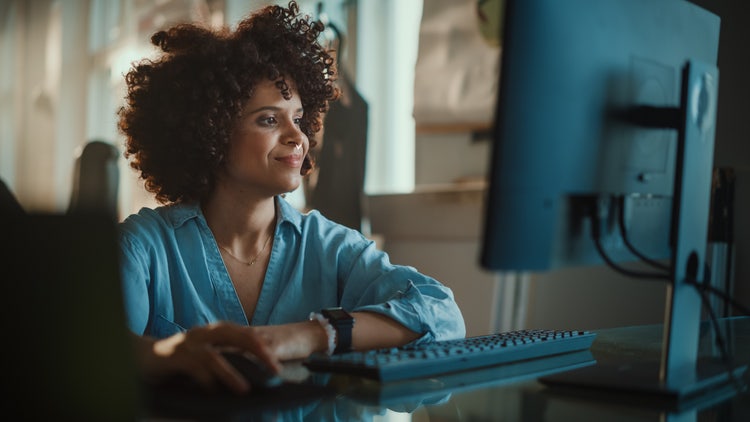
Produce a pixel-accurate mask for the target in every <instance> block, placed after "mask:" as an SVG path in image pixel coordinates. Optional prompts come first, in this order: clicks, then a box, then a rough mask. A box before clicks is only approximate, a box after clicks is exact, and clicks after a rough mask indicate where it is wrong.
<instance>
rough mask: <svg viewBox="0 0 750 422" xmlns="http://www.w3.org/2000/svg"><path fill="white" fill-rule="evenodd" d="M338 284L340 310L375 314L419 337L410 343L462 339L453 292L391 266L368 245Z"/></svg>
mask: <svg viewBox="0 0 750 422" xmlns="http://www.w3.org/2000/svg"><path fill="white" fill-rule="evenodd" d="M353 259H354V261H353V263H352V266H351V271H349V272H348V274H347V276H346V277H345V279H344V282H343V283H342V291H341V306H343V307H344V308H345V309H349V310H351V311H368V312H376V313H379V314H382V315H385V316H388V317H390V318H392V319H394V320H395V321H398V322H399V323H401V324H402V325H404V326H405V327H407V328H409V329H410V330H412V331H414V332H417V333H420V334H421V336H420V337H419V338H418V339H417V340H415V342H414V343H423V342H430V341H440V340H450V339H456V338H462V337H464V336H465V335H466V326H465V324H464V319H463V316H462V314H461V310H460V309H459V308H458V305H457V304H456V301H455V298H454V296H453V292H452V291H451V290H450V289H449V288H448V287H446V286H445V285H443V284H441V283H440V282H438V281H437V280H435V279H434V278H431V277H429V276H427V275H424V274H422V273H420V272H419V271H417V270H416V269H415V268H413V267H409V266H402V265H394V264H392V263H391V262H390V261H389V258H388V255H387V254H386V253H384V252H383V251H380V250H378V249H377V248H375V244H374V243H373V242H369V243H367V244H366V246H365V247H364V248H363V249H362V252H361V253H360V254H359V255H358V256H354V257H353Z"/></svg>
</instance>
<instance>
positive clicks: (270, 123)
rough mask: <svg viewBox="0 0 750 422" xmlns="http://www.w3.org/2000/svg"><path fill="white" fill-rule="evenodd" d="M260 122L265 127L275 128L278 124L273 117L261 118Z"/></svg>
mask: <svg viewBox="0 0 750 422" xmlns="http://www.w3.org/2000/svg"><path fill="white" fill-rule="evenodd" d="M259 122H260V124H262V125H264V126H273V125H275V124H276V118H275V117H273V116H268V117H261V118H260V119H259Z"/></svg>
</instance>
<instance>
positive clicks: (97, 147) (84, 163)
mask: <svg viewBox="0 0 750 422" xmlns="http://www.w3.org/2000/svg"><path fill="white" fill-rule="evenodd" d="M118 157H119V151H118V149H117V147H115V146H114V145H112V144H110V143H108V142H104V141H100V140H93V141H90V142H88V143H87V144H86V145H85V146H84V148H83V149H82V150H81V152H80V155H78V157H76V163H75V168H74V174H73V190H72V193H71V197H70V205H69V206H68V214H80V213H105V214H107V215H110V216H112V218H116V217H117V196H118V185H119V182H120V173H119V168H118V167H117V159H118Z"/></svg>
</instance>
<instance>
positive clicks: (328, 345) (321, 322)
mask: <svg viewBox="0 0 750 422" xmlns="http://www.w3.org/2000/svg"><path fill="white" fill-rule="evenodd" d="M310 321H312V322H313V323H314V324H315V325H317V326H318V330H317V331H318V332H319V333H321V332H322V336H320V335H319V336H318V338H319V339H322V341H321V342H319V343H318V345H317V347H316V348H315V351H316V352H324V353H325V354H327V355H329V356H330V355H332V354H333V351H334V350H335V349H336V330H335V329H334V328H333V326H332V325H331V323H330V322H329V321H328V318H326V317H324V316H323V315H322V314H319V313H317V312H310Z"/></svg>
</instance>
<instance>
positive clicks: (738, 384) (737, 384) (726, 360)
mask: <svg viewBox="0 0 750 422" xmlns="http://www.w3.org/2000/svg"><path fill="white" fill-rule="evenodd" d="M686 283H687V284H688V285H690V286H693V287H694V288H695V289H696V290H697V291H698V295H699V296H700V298H701V302H702V303H703V307H704V308H705V309H706V312H708V319H709V321H710V322H711V326H712V327H713V329H714V332H715V333H716V336H715V339H716V346H717V347H718V348H719V353H720V355H721V361H722V363H723V364H724V366H725V370H726V373H727V376H728V377H729V382H731V383H732V385H733V386H734V388H735V390H736V391H737V392H742V391H744V390H745V388H746V387H747V385H746V384H745V383H744V382H743V381H742V380H741V379H739V378H737V377H736V376H735V374H734V367H733V366H732V359H731V358H730V356H729V351H728V350H727V347H726V342H725V341H724V335H723V334H722V331H721V328H720V327H719V320H718V319H717V318H716V313H715V312H714V309H713V308H712V307H711V303H710V302H709V300H708V297H707V296H706V289H702V288H701V287H702V286H706V285H707V284H706V283H698V282H697V281H696V280H690V279H688V280H686Z"/></svg>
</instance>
